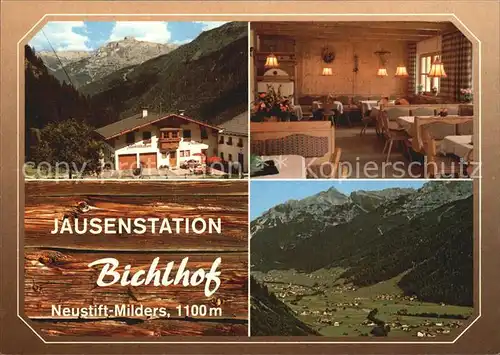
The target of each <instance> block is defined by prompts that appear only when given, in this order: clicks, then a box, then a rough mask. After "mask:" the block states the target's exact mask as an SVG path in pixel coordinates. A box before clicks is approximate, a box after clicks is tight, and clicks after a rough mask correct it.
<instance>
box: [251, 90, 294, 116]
mask: <svg viewBox="0 0 500 355" xmlns="http://www.w3.org/2000/svg"><path fill="white" fill-rule="evenodd" d="M290 99H291V97H290V96H283V95H282V94H281V86H280V87H278V90H276V89H275V88H274V87H273V86H272V85H268V86H267V92H262V93H259V94H258V95H257V98H256V99H255V101H254V102H253V106H252V115H251V117H250V119H251V121H252V122H263V121H288V120H290V115H291V113H292V112H293V107H292V103H291V100H290Z"/></svg>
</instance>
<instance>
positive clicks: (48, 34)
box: [29, 21, 224, 51]
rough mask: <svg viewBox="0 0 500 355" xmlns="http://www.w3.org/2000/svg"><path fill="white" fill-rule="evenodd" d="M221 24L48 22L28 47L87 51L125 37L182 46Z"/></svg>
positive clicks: (207, 22) (196, 22) (203, 22)
mask: <svg viewBox="0 0 500 355" xmlns="http://www.w3.org/2000/svg"><path fill="white" fill-rule="evenodd" d="M222 24H224V22H217V21H194V22H165V21H113V22H103V21H51V22H48V23H47V24H46V25H45V26H44V27H43V28H42V30H40V31H39V32H38V33H37V34H36V35H35V36H34V37H33V38H32V39H31V40H30V41H29V44H30V46H32V47H34V48H35V50H36V51H42V50H51V48H50V45H49V43H48V41H50V43H52V46H53V47H54V49H55V50H56V51H64V50H75V51H91V50H95V49H97V48H99V47H100V46H102V45H103V44H105V43H107V42H110V41H116V40H120V39H123V37H125V36H133V37H135V38H136V39H138V40H142V41H149V42H155V43H166V42H171V43H178V44H183V43H187V42H190V41H192V40H193V39H195V38H196V37H197V36H198V35H199V34H200V33H201V32H203V31H206V30H210V29H212V28H215V27H218V26H220V25H222ZM42 31H43V32H42Z"/></svg>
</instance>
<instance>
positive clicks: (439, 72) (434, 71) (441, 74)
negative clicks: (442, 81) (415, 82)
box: [427, 56, 447, 78]
mask: <svg viewBox="0 0 500 355" xmlns="http://www.w3.org/2000/svg"><path fill="white" fill-rule="evenodd" d="M446 76H447V75H446V72H445V71H444V66H443V62H441V57H439V56H436V58H435V59H434V61H433V62H432V65H431V69H430V70H429V72H428V73H427V77H429V78H446Z"/></svg>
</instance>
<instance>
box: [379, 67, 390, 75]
mask: <svg viewBox="0 0 500 355" xmlns="http://www.w3.org/2000/svg"><path fill="white" fill-rule="evenodd" d="M387 75H388V74H387V69H385V68H379V69H378V71H377V76H381V77H382V76H387Z"/></svg>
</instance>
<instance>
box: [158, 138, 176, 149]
mask: <svg viewBox="0 0 500 355" xmlns="http://www.w3.org/2000/svg"><path fill="white" fill-rule="evenodd" d="M180 141H181V138H180V137H177V138H160V139H158V149H159V150H160V152H162V153H166V152H168V151H171V150H176V149H177V148H179V143H180Z"/></svg>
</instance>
